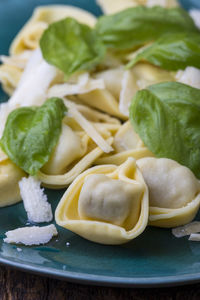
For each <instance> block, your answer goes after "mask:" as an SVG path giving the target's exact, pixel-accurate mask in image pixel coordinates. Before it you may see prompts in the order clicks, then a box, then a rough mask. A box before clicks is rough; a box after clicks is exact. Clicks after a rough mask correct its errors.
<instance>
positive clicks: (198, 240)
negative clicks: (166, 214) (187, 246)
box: [189, 233, 200, 242]
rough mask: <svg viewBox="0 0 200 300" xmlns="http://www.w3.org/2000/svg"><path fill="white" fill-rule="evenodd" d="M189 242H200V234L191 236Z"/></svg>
mask: <svg viewBox="0 0 200 300" xmlns="http://www.w3.org/2000/svg"><path fill="white" fill-rule="evenodd" d="M189 241H195V242H200V233H192V234H190V237H189Z"/></svg>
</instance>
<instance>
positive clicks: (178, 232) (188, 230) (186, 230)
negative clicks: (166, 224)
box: [172, 221, 200, 238]
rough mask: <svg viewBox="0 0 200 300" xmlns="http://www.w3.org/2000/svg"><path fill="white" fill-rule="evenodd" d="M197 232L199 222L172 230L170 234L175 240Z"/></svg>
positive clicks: (199, 229) (199, 226)
mask: <svg viewBox="0 0 200 300" xmlns="http://www.w3.org/2000/svg"><path fill="white" fill-rule="evenodd" d="M197 232H200V222H197V221H195V222H192V223H189V224H186V225H184V226H180V227H176V228H173V229H172V234H173V235H174V236H175V237H177V238H180V237H183V236H186V235H190V234H193V233H197Z"/></svg>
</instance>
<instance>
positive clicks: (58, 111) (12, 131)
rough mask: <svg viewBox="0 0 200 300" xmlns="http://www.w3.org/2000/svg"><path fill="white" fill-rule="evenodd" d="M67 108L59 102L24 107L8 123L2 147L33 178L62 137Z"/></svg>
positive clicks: (50, 100)
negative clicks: (63, 120)
mask: <svg viewBox="0 0 200 300" xmlns="http://www.w3.org/2000/svg"><path fill="white" fill-rule="evenodd" d="M66 110H67V109H66V107H65V105H64V103H63V101H62V99H59V98H51V99H48V100H47V101H46V102H45V103H44V104H43V105H42V106H41V107H21V108H18V109H16V110H14V111H12V112H11V113H10V114H9V116H8V119H7V122H6V125H5V129H4V132H3V136H2V138H1V140H0V146H1V147H2V149H3V151H4V152H5V153H6V154H7V155H8V157H9V158H10V159H11V160H12V161H13V162H14V163H15V164H16V165H17V166H19V167H20V168H21V169H23V170H24V171H25V172H27V173H29V174H30V175H35V174H36V173H37V172H38V170H39V169H40V168H41V167H42V166H43V165H44V164H45V163H46V162H47V161H48V160H49V158H50V155H51V153H52V151H53V149H54V147H55V146H56V143H57V142H58V139H59V135H60V133H61V125H62V119H63V117H64V113H65V112H66Z"/></svg>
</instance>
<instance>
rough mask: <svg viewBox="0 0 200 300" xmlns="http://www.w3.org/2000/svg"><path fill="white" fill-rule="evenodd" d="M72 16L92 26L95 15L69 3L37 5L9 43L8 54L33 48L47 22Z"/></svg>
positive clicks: (37, 42) (37, 43) (94, 21)
mask: <svg viewBox="0 0 200 300" xmlns="http://www.w3.org/2000/svg"><path fill="white" fill-rule="evenodd" d="M66 17H73V18H75V19H77V20H78V21H79V22H81V23H85V24H87V25H89V26H94V25H95V23H96V17H95V16H93V15H92V14H91V13H89V12H87V11H85V10H83V9H81V8H78V7H73V6H69V5H48V6H41V7H37V8H36V9H35V11H34V12H33V15H32V17H31V19H30V20H29V21H28V23H27V24H26V25H25V26H24V27H23V28H22V30H21V31H20V32H19V33H18V35H17V36H16V38H15V39H14V41H13V42H12V44H11V47H10V54H11V55H13V54H20V53H22V52H23V51H25V50H34V49H36V48H37V47H38V45H39V40H40V37H41V36H42V33H43V32H44V30H45V29H46V28H47V27H48V25H49V24H51V23H53V22H56V21H59V20H61V19H64V18H66Z"/></svg>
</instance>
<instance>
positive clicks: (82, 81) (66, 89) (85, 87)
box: [48, 73, 105, 98]
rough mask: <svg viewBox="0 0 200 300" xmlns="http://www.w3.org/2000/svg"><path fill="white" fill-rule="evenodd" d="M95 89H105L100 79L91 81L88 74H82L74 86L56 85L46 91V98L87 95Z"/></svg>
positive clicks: (66, 84)
mask: <svg viewBox="0 0 200 300" xmlns="http://www.w3.org/2000/svg"><path fill="white" fill-rule="evenodd" d="M96 89H100V90H101V89H105V84H104V81H103V80H102V79H92V78H90V77H89V74H88V73H84V74H82V75H80V76H79V77H78V82H77V83H76V84H70V83H64V84H56V85H54V86H53V87H52V88H50V89H49V91H48V97H61V98H62V97H65V96H69V95H78V94H85V93H89V92H91V91H93V90H96Z"/></svg>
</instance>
